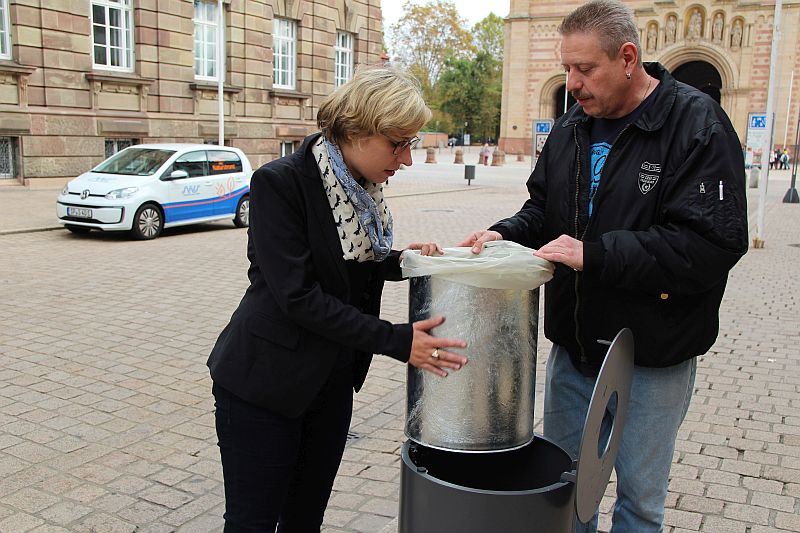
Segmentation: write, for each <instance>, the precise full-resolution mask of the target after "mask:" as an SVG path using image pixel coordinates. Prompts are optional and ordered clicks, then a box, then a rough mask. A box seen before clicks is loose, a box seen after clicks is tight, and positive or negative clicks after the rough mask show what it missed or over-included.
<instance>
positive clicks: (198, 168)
mask: <svg viewBox="0 0 800 533" xmlns="http://www.w3.org/2000/svg"><path fill="white" fill-rule="evenodd" d="M176 170H182V171H184V172H186V174H187V176H186V177H182V178H172V177H171V174H172V173H173V172H174V171H176ZM162 179H163V180H166V184H167V189H168V193H167V196H168V202H167V203H166V204H164V222H165V223H166V224H170V223H175V222H185V221H189V220H195V219H200V218H206V217H210V216H213V215H214V204H215V201H216V192H215V187H214V182H213V180H212V177H211V176H209V168H208V157H207V156H206V151H205V150H194V151H191V152H187V153H185V154H183V155H181V156H179V157H178V158H177V159H176V160H175V162H174V163H173V164H172V166H171V168H169V169H167V172H166V173H165V174H164V176H163V177H162Z"/></svg>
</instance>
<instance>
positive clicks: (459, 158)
mask: <svg viewBox="0 0 800 533" xmlns="http://www.w3.org/2000/svg"><path fill="white" fill-rule="evenodd" d="M453 164H454V165H463V164H464V151H463V150H462V149H461V148H458V149H457V150H456V159H455V161H453Z"/></svg>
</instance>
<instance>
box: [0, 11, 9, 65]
mask: <svg viewBox="0 0 800 533" xmlns="http://www.w3.org/2000/svg"><path fill="white" fill-rule="evenodd" d="M0 59H11V20H10V19H9V17H8V0H0Z"/></svg>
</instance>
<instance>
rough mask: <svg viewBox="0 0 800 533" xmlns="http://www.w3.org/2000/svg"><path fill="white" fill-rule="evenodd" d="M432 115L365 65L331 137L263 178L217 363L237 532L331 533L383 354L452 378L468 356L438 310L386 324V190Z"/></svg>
mask: <svg viewBox="0 0 800 533" xmlns="http://www.w3.org/2000/svg"><path fill="white" fill-rule="evenodd" d="M429 118H430V111H429V110H428V108H427V107H426V105H425V103H424V102H423V100H422V96H421V93H420V90H419V87H418V85H417V83H416V81H415V80H414V79H413V78H411V77H410V76H408V75H407V74H405V73H402V72H399V71H397V70H394V69H391V68H370V69H365V70H361V71H360V72H358V73H357V74H356V75H355V77H354V78H353V79H352V80H351V81H350V82H348V83H347V84H345V85H343V86H342V87H340V88H338V89H337V90H336V91H335V92H334V93H332V94H331V95H330V96H329V97H328V98H327V99H326V100H325V101H324V102H323V103H322V105H321V106H320V109H319V113H318V115H317V123H318V125H319V127H320V130H321V133H318V134H314V135H311V136H309V137H307V138H306V139H305V141H304V142H303V145H302V146H301V147H300V148H299V150H298V151H297V152H295V153H294V154H292V155H290V156H287V157H283V158H281V159H278V160H275V161H272V162H270V163H268V164H266V165H264V166H263V167H261V168H260V169H259V170H258V171H256V173H255V174H254V175H253V179H252V182H251V191H250V198H251V200H250V228H249V233H248V246H247V255H248V258H249V260H250V268H249V270H248V277H249V279H250V286H249V287H248V289H247V291H246V292H245V295H244V298H243V299H242V301H241V302H240V304H239V307H238V309H237V310H236V311H235V312H234V313H233V316H232V317H231V320H230V323H229V324H228V325H227V326H226V327H225V329H224V330H223V331H222V333H221V334H220V336H219V339H218V340H217V343H216V345H215V346H214V349H213V351H212V352H211V356H210V357H209V360H208V366H209V368H210V369H211V377H212V379H213V381H214V387H213V393H214V397H215V399H216V427H217V436H218V438H219V446H220V453H221V456H222V470H223V476H224V482H225V499H226V505H225V531H226V532H228V533H230V532H238V531H262V532H266V531H270V532H271V531H274V530H275V527H276V524H277V526H278V531H279V532H283V533H289V532H307V531H319V530H320V526H321V524H322V519H323V515H324V512H325V507H326V505H327V502H328V498H329V496H330V492H331V487H332V486H333V480H334V477H335V476H336V471H337V469H338V467H339V463H340V462H341V457H342V453H343V451H344V445H345V441H346V437H347V430H348V428H349V425H350V417H351V414H352V406H353V396H352V395H353V390H354V389H355V390H356V391H358V390H359V388H360V387H361V385H362V384H363V383H364V379H365V377H366V374H367V370H368V368H369V364H370V361H371V359H372V354H373V353H378V354H384V355H388V356H389V357H392V358H394V359H397V360H399V361H402V362H407V363H408V364H411V365H413V366H415V367H418V368H422V369H425V370H427V371H430V372H433V373H435V374H438V375H440V376H442V377H445V376H446V375H447V372H446V371H450V370H458V369H460V368H461V367H462V366H463V365H464V364H466V362H467V359H466V358H465V357H464V356H461V355H458V354H456V353H452V352H450V351H448V348H463V347H465V346H466V344H465V343H464V342H463V341H460V340H455V339H444V338H437V337H434V336H432V335H431V334H430V333H429V332H430V330H431V329H432V328H435V327H436V326H438V325H439V324H441V323H442V321H443V320H444V319H443V318H442V317H434V318H430V319H428V320H424V321H420V322H416V323H414V324H391V323H389V322H387V321H385V320H381V319H379V318H378V312H379V310H380V300H381V291H382V289H383V283H384V280H399V279H400V278H401V272H400V267H399V259H400V256H401V252H399V251H394V250H392V226H393V224H392V215H391V212H390V211H389V207H388V206H387V205H386V202H385V201H384V198H383V185H382V184H383V183H384V182H385V181H386V180H387V179H389V177H390V176H392V175H393V174H394V173H395V172H396V171H397V169H398V168H400V165H401V164H403V165H406V166H410V165H411V163H412V161H411V150H412V148H413V147H414V145H415V144H416V142H417V141H418V137H417V136H416V134H417V132H418V131H419V130H420V128H422V126H423V125H424V124H425V122H426V121H427V120H428V119H429ZM409 248H413V249H419V250H421V252H422V253H424V254H434V253H440V252H441V250H440V248H439V247H438V245H436V244H433V243H416V244H412V245H410V247H409Z"/></svg>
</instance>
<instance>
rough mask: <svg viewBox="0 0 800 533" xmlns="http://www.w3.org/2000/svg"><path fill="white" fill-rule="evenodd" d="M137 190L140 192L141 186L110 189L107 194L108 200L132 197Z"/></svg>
mask: <svg viewBox="0 0 800 533" xmlns="http://www.w3.org/2000/svg"><path fill="white" fill-rule="evenodd" d="M137 192H139V187H125V188H124V189H115V190H113V191H108V194H106V200H120V199H122V198H130V197H131V196H133V195H134V194H136V193H137Z"/></svg>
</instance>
